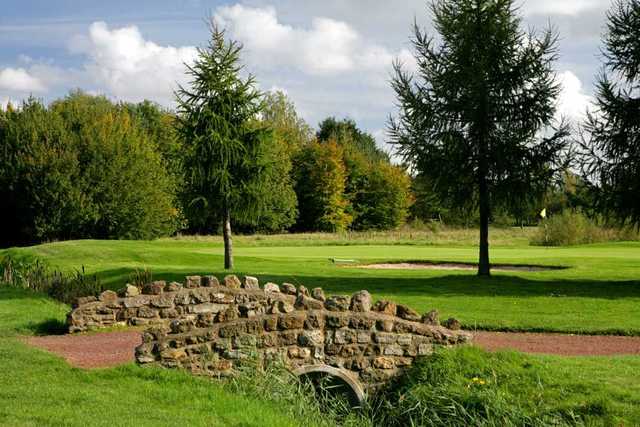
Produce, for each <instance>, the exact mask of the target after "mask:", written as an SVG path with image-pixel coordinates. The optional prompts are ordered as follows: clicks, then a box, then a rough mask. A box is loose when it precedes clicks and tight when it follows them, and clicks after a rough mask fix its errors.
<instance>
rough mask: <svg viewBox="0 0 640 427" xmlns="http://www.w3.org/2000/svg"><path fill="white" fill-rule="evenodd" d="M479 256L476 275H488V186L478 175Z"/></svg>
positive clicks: (489, 269) (489, 265) (489, 212)
mask: <svg viewBox="0 0 640 427" xmlns="http://www.w3.org/2000/svg"><path fill="white" fill-rule="evenodd" d="M479 196H480V257H479V261H478V276H486V277H488V276H490V275H491V264H489V215H490V214H491V209H490V205H489V188H488V187H487V180H486V178H485V177H484V176H481V177H480V194H479Z"/></svg>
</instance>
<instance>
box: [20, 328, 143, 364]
mask: <svg viewBox="0 0 640 427" xmlns="http://www.w3.org/2000/svg"><path fill="white" fill-rule="evenodd" d="M25 341H26V342H27V343H28V344H30V345H32V346H34V347H38V348H41V349H43V350H47V351H50V352H51V353H55V354H57V355H58V356H62V357H63V358H64V359H65V360H66V361H67V362H68V363H69V364H70V365H71V366H75V367H77V368H85V369H88V368H108V367H112V366H118V365H123V364H125V363H130V362H134V361H135V357H134V351H135V348H136V347H137V346H138V345H140V344H141V343H142V334H141V333H140V331H116V332H100V333H94V334H81V335H49V336H43V337H29V338H26V339H25Z"/></svg>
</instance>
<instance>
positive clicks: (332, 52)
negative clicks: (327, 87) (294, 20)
mask: <svg viewBox="0 0 640 427" xmlns="http://www.w3.org/2000/svg"><path fill="white" fill-rule="evenodd" d="M215 19H216V21H217V22H218V24H220V25H221V26H223V27H225V28H227V29H228V31H229V32H230V35H231V36H232V37H233V38H235V39H237V40H239V41H240V42H242V43H243V44H244V46H245V48H246V54H247V55H249V56H251V59H252V62H253V63H254V64H256V65H259V66H263V67H271V68H273V67H293V68H296V69H299V70H301V71H302V72H304V73H306V74H311V75H334V74H339V73H344V72H355V71H377V72H381V71H385V70H388V69H390V67H391V62H392V60H393V58H394V56H395V55H394V53H393V52H391V51H389V50H388V49H387V48H385V47H383V46H380V45H377V44H375V43H369V42H367V41H366V40H365V39H364V38H363V37H362V36H361V35H360V34H359V33H358V32H357V31H356V30H355V29H354V28H352V27H351V26H350V25H349V24H347V23H346V22H342V21H337V20H334V19H330V18H323V17H315V18H313V19H312V20H311V26H310V27H309V28H303V27H293V26H290V25H285V24H283V23H281V22H279V20H278V15H277V12H276V10H275V8H273V7H271V6H268V7H264V8H251V7H247V6H243V5H240V4H236V5H234V6H224V7H220V8H218V9H217V13H216V15H215ZM397 54H401V55H402V56H403V57H406V56H407V52H405V51H400V52H399V53H397Z"/></svg>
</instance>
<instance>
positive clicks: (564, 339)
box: [25, 331, 640, 369]
mask: <svg viewBox="0 0 640 427" xmlns="http://www.w3.org/2000/svg"><path fill="white" fill-rule="evenodd" d="M474 335H475V337H474V344H475V345H478V346H480V347H482V348H484V349H486V350H489V351H495V350H502V349H512V350H518V351H522V352H525V353H542V354H556V355H562V356H612V355H625V354H626V355H640V337H619V336H595V335H562V334H533V333H511V332H476V333H475V334H474ZM25 341H26V342H27V343H29V344H31V345H33V346H34V347H38V348H41V349H44V350H47V351H50V352H52V353H55V354H57V355H59V356H62V357H64V358H65V360H66V361H67V362H69V364H70V365H72V366H76V367H78V368H85V369H88V368H106V367H112V366H117V365H122V364H124V363H130V362H133V361H134V360H135V359H134V349H135V347H136V346H137V345H138V344H140V342H141V337H140V331H117V332H103V333H95V334H89V335H50V336H44V337H30V338H26V339H25Z"/></svg>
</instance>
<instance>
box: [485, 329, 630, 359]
mask: <svg viewBox="0 0 640 427" xmlns="http://www.w3.org/2000/svg"><path fill="white" fill-rule="evenodd" d="M473 344H474V345H477V346H479V347H482V348H484V349H485V350H489V351H496V350H517V351H522V352H524V353H540V354H555V355H560V356H614V355H640V337H622V336H610V335H565V334H542V333H540V334H538V333H513V332H475V333H474V337H473Z"/></svg>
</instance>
